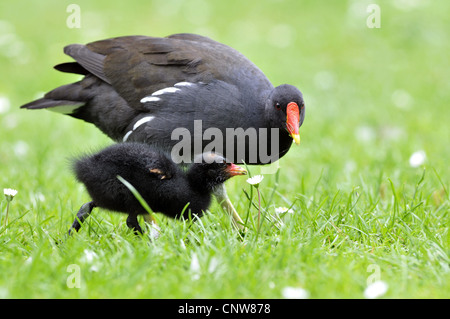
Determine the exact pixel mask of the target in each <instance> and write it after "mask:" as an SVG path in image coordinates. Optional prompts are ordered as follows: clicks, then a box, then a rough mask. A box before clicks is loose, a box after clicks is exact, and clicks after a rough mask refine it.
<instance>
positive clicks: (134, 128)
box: [133, 116, 155, 131]
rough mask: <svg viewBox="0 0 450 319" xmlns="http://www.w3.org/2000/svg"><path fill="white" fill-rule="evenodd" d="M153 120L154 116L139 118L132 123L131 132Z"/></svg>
mask: <svg viewBox="0 0 450 319" xmlns="http://www.w3.org/2000/svg"><path fill="white" fill-rule="evenodd" d="M154 118H155V117H154V116H146V117H143V118H141V119H140V120H139V121H137V122H136V123H134V126H133V131H135V130H136V129H137V128H138V127H139V126H141V125H142V124H144V123H147V122H149V121H151V120H153V119H154Z"/></svg>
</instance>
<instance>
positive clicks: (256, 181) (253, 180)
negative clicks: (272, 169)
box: [247, 175, 264, 186]
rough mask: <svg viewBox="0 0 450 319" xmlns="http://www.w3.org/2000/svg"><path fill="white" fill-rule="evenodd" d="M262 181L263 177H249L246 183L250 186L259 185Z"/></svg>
mask: <svg viewBox="0 0 450 319" xmlns="http://www.w3.org/2000/svg"><path fill="white" fill-rule="evenodd" d="M263 179H264V176H263V175H255V176H253V177H250V178H248V179H247V183H249V184H250V185H255V186H257V185H259V183H261V181H262V180H263Z"/></svg>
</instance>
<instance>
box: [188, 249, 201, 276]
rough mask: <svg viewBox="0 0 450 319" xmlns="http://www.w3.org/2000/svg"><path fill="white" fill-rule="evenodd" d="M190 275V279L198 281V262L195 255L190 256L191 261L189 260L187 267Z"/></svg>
mask: <svg viewBox="0 0 450 319" xmlns="http://www.w3.org/2000/svg"><path fill="white" fill-rule="evenodd" d="M189 268H190V271H191V274H192V279H193V280H198V279H200V273H201V272H200V262H199V260H198V257H197V254H196V253H193V254H192V259H191V266H190V267H189Z"/></svg>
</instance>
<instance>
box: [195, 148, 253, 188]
mask: <svg viewBox="0 0 450 319" xmlns="http://www.w3.org/2000/svg"><path fill="white" fill-rule="evenodd" d="M246 174H247V171H246V170H245V169H244V168H242V167H239V166H237V165H235V164H233V163H231V162H229V161H227V159H226V158H224V157H223V156H222V155H219V154H217V153H213V152H206V153H203V154H199V155H197V156H196V157H195V158H194V163H193V164H192V166H191V168H190V169H189V172H188V179H189V182H190V183H191V185H192V186H193V187H195V188H197V189H206V190H208V191H213V190H214V189H215V188H216V187H217V186H219V185H220V184H222V183H224V182H225V181H226V180H227V179H229V178H231V177H233V176H236V175H246Z"/></svg>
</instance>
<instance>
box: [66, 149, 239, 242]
mask: <svg viewBox="0 0 450 319" xmlns="http://www.w3.org/2000/svg"><path fill="white" fill-rule="evenodd" d="M73 169H74V171H75V174H76V176H77V179H78V180H79V181H80V182H82V183H83V184H84V185H85V186H86V189H87V191H88V192H89V194H90V196H91V198H92V201H91V202H88V203H86V204H84V205H83V206H82V207H81V208H80V210H79V212H78V214H77V218H76V219H75V221H74V223H73V225H72V227H71V229H70V230H69V233H71V232H72V230H73V229H74V230H76V231H78V230H79V229H80V227H81V224H80V223H82V222H83V221H84V220H85V219H86V218H87V217H88V216H89V214H90V213H91V211H92V209H93V208H94V207H101V208H105V209H108V210H111V211H115V212H121V213H126V214H128V218H127V226H128V227H129V228H131V229H134V230H135V231H136V232H141V233H142V229H141V227H140V226H139V223H138V221H137V216H138V215H144V217H148V216H149V214H148V212H147V211H146V210H145V209H144V207H142V205H141V204H140V203H139V201H138V200H137V199H136V198H135V196H134V195H133V194H132V192H131V191H130V190H129V189H128V187H127V186H125V185H124V184H123V183H122V182H121V181H120V180H119V179H118V177H117V176H121V177H122V178H123V179H125V180H126V181H127V182H129V183H130V184H131V185H133V186H134V188H136V190H137V191H138V192H139V193H140V194H141V196H142V198H143V199H144V200H145V201H146V202H147V204H148V205H149V206H150V208H151V209H152V210H153V211H154V212H161V213H163V214H165V215H167V216H169V217H172V218H176V217H180V216H181V215H182V216H184V217H187V216H189V213H190V214H192V215H199V216H201V215H202V214H203V211H205V210H206V209H207V208H208V207H209V205H210V202H211V194H212V192H213V191H214V190H215V189H216V188H217V187H219V186H220V185H221V184H223V183H224V182H225V181H226V180H227V179H229V178H230V177H232V176H235V175H244V174H246V173H247V172H246V170H245V169H243V168H241V167H239V166H237V165H234V164H233V163H230V162H227V160H226V159H225V158H224V157H222V156H220V155H218V154H215V153H211V152H208V153H203V154H200V155H199V156H198V157H197V158H196V160H195V163H194V164H192V165H191V166H190V167H189V169H188V170H187V171H186V172H185V171H183V170H182V169H181V168H180V167H178V166H177V165H176V164H175V163H174V162H173V161H172V160H171V159H170V158H169V157H168V156H167V155H165V154H164V153H163V152H162V151H160V150H159V149H157V148H154V147H152V146H149V145H147V144H143V143H120V144H115V145H112V146H110V147H107V148H106V149H104V150H102V151H100V152H99V153H96V154H93V155H87V156H84V157H82V158H80V159H78V160H76V161H75V162H74V165H73ZM186 207H187V208H186ZM185 208H186V209H185ZM183 209H185V210H184V213H183ZM146 220H147V219H146Z"/></svg>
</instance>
